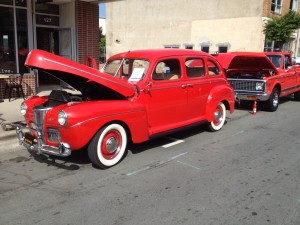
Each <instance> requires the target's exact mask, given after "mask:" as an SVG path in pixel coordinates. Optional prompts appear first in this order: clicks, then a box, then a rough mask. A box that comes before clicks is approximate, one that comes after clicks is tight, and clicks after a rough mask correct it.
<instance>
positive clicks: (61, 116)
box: [57, 110, 68, 126]
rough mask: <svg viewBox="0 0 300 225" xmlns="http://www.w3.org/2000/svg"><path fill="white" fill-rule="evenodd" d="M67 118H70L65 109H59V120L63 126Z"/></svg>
mask: <svg viewBox="0 0 300 225" xmlns="http://www.w3.org/2000/svg"><path fill="white" fill-rule="evenodd" d="M67 118H68V116H67V114H66V112H65V111H63V110H61V111H59V113H58V119H57V120H58V123H59V124H60V125H62V126H64V125H66V124H67Z"/></svg>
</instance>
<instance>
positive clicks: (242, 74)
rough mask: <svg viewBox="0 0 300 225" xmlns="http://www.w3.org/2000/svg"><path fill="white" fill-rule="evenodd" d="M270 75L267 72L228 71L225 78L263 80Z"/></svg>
mask: <svg viewBox="0 0 300 225" xmlns="http://www.w3.org/2000/svg"><path fill="white" fill-rule="evenodd" d="M270 75H272V74H271V73H270V72H269V71H258V72H257V71H255V72H253V71H236V70H229V71H227V72H226V77H227V78H236V79H263V78H264V77H267V76H270Z"/></svg>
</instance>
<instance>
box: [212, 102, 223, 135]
mask: <svg viewBox="0 0 300 225" xmlns="http://www.w3.org/2000/svg"><path fill="white" fill-rule="evenodd" d="M225 120H226V107H225V105H224V103H223V102H220V103H219V104H218V105H217V107H216V108H215V111H214V119H213V121H211V122H210V123H209V124H208V129H209V130H210V131H212V132H214V131H218V130H220V129H221V128H222V127H223V125H224V123H225Z"/></svg>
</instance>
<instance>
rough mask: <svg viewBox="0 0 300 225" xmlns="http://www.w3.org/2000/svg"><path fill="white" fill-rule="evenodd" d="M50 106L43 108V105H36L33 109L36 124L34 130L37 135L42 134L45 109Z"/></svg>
mask: <svg viewBox="0 0 300 225" xmlns="http://www.w3.org/2000/svg"><path fill="white" fill-rule="evenodd" d="M49 109H51V108H45V107H43V106H37V107H35V108H34V109H33V113H34V123H35V125H36V131H37V132H38V135H42V136H44V132H43V130H44V119H45V115H46V113H47V111H48V110H49Z"/></svg>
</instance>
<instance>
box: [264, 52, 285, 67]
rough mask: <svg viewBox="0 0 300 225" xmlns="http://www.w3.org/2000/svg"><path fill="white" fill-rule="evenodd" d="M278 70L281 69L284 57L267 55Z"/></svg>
mask: <svg viewBox="0 0 300 225" xmlns="http://www.w3.org/2000/svg"><path fill="white" fill-rule="evenodd" d="M267 56H268V58H269V59H270V60H271V61H272V63H273V64H274V65H275V66H276V68H280V65H281V60H282V56H281V55H267Z"/></svg>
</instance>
